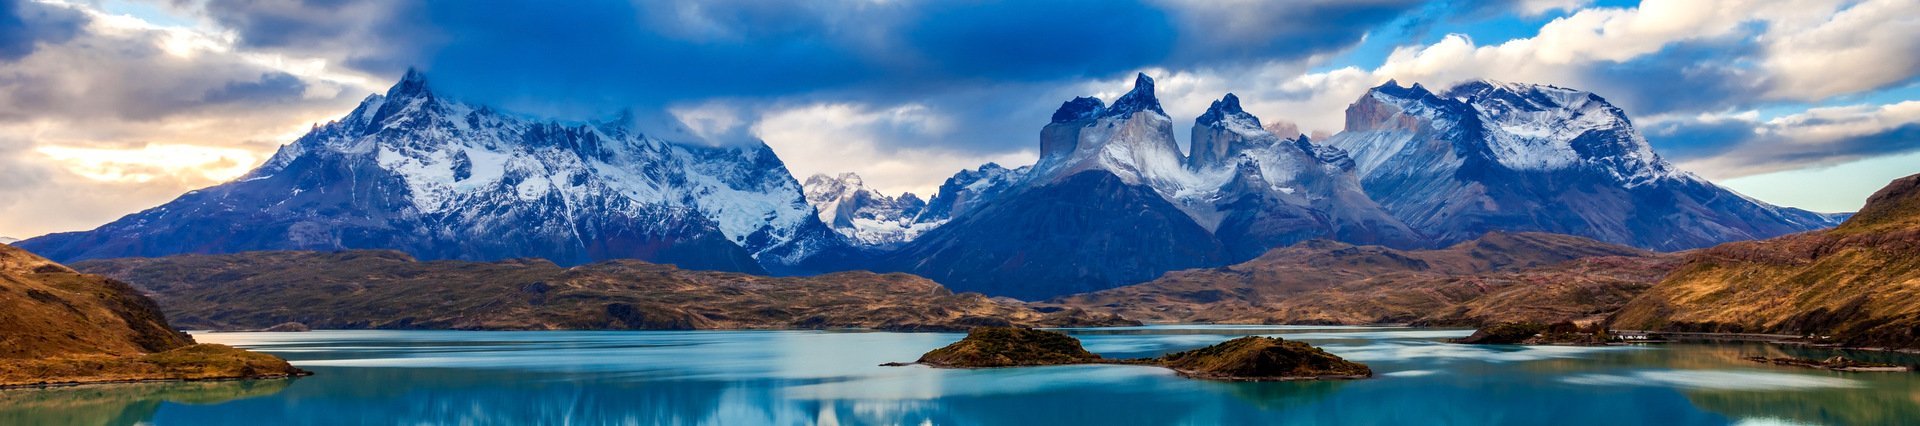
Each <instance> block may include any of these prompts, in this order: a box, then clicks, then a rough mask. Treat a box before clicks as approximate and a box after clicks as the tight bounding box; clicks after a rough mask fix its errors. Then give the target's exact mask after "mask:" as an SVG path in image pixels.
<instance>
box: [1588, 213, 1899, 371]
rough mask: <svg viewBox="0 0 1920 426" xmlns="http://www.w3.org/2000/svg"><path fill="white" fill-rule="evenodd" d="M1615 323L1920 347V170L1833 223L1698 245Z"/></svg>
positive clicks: (1626, 326) (1622, 326)
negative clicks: (1819, 228)
mask: <svg viewBox="0 0 1920 426" xmlns="http://www.w3.org/2000/svg"><path fill="white" fill-rule="evenodd" d="M1611 324H1612V326H1613V328H1616V329H1628V330H1668V331H1701V332H1744V333H1774V334H1795V335H1807V336H1815V337H1822V338H1829V339H1826V340H1831V341H1834V342H1836V343H1840V344H1844V345H1848V346H1857V347H1885V348H1906V349H1914V348H1920V175H1914V176H1908V177H1905V178H1901V179H1898V180H1895V181H1893V182H1892V183H1891V184H1889V185H1888V186H1887V187H1886V188H1884V189H1881V190H1880V191H1879V192H1877V193H1875V194H1874V195H1873V197H1872V198H1869V199H1868V201H1867V205H1866V207H1865V208H1863V209H1861V211H1860V212H1859V213H1858V214H1856V215H1854V216H1853V217H1852V218H1851V219H1848V220H1847V222H1846V223H1843V224H1841V225H1840V226H1839V227H1837V228H1834V229H1831V230H1825V231H1814V232H1807V233H1801V234H1794V235H1788V236H1783V237H1779V238H1774V239H1770V240H1764V241H1748V242H1737V243H1728V244H1723V245H1720V246H1716V247H1712V248H1708V249H1703V250H1699V251H1697V252H1694V253H1692V254H1690V255H1688V256H1687V259H1686V261H1685V263H1684V264H1683V265H1682V266H1681V267H1680V268H1679V269H1677V270H1675V271H1674V272H1673V273H1672V274H1670V275H1668V276H1667V277H1666V279H1665V280H1663V281H1661V282H1660V284H1658V285H1656V286H1654V288H1653V289H1651V290H1649V291H1648V292H1647V293H1646V294H1643V295H1641V296H1640V297H1639V298H1638V299H1635V300H1634V301H1633V302H1632V303H1629V304H1628V305H1627V306H1626V308H1624V309H1622V310H1621V311H1620V313H1619V314H1617V315H1615V316H1614V317H1613V318H1612V319H1611Z"/></svg>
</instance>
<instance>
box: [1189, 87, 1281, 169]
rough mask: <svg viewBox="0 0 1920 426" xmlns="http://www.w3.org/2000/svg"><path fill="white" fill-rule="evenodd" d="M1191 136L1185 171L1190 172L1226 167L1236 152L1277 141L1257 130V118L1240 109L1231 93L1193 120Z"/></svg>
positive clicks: (1270, 133) (1258, 123) (1237, 101)
mask: <svg viewBox="0 0 1920 426" xmlns="http://www.w3.org/2000/svg"><path fill="white" fill-rule="evenodd" d="M1192 136H1193V137H1192V139H1191V141H1192V147H1191V153H1190V154H1189V155H1188V156H1187V168H1188V169H1193V170H1200V169H1207V168H1213V167H1218V166H1223V165H1226V163H1227V161H1228V160H1229V159H1230V158H1232V157H1233V156H1234V155H1236V154H1238V153H1240V152H1244V151H1246V150H1250V149H1255V148H1261V147H1265V146H1269V145H1272V144H1273V143H1274V142H1276V141H1278V140H1279V137H1277V136H1275V135H1274V134H1273V133H1272V132H1268V131H1267V130H1266V129H1265V128H1263V127H1261V125H1260V118H1259V117H1254V116H1253V114H1248V113H1247V112H1246V111H1245V110H1242V109H1240V97H1238V96H1234V95H1233V94H1232V93H1228V94H1227V95H1226V96H1224V97H1222V98H1220V100H1217V101H1213V105H1212V106H1210V107H1208V108H1207V112H1206V113H1204V114H1200V116H1199V117H1197V118H1194V120H1193V134H1192Z"/></svg>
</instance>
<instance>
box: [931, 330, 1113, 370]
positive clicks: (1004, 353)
mask: <svg viewBox="0 0 1920 426" xmlns="http://www.w3.org/2000/svg"><path fill="white" fill-rule="evenodd" d="M1098 361H1100V355H1095V354H1094V353H1092V352H1087V350H1086V349H1085V348H1081V347H1080V339H1075V338H1073V337H1072V336H1068V335H1065V334H1060V333H1057V332H1052V331H1043V330H1034V329H1026V328H1013V327H977V328H974V329H973V330H971V331H968V332H967V338H965V339H961V340H960V341H958V342H954V343H953V344H951V345H947V346H946V347H943V348H940V349H934V350H933V351H932V352H927V354H926V355H922V356H920V360H919V361H917V362H919V363H921V364H926V365H931V366H935V367H949V368H987V367H1015V366H1030V365H1065V364H1085V363H1091V362H1098Z"/></svg>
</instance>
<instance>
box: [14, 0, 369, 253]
mask: <svg viewBox="0 0 1920 426" xmlns="http://www.w3.org/2000/svg"><path fill="white" fill-rule="evenodd" d="M22 7H40V8H56V9H59V10H69V11H76V12H79V15H81V16H84V17H85V22H84V23H83V24H81V25H80V27H79V30H78V31H77V33H76V34H75V36H74V37H72V38H71V39H69V40H64V41H60V42H58V43H45V44H42V45H40V46H38V48H36V49H34V50H33V51H32V52H31V53H28V54H26V55H24V56H22V57H19V58H17V59H15V60H12V61H4V62H0V134H4V135H7V138H6V139H0V165H4V166H7V167H10V168H13V169H14V170H13V172H12V173H7V174H6V175H5V177H6V178H7V179H8V182H7V185H4V186H0V234H4V235H10V236H15V237H30V236H35V235H39V234H43V233H47V232H54V231H67V230H78V229H84V228H88V227H92V226H97V225H99V224H101V223H105V222H107V221H109V220H112V219H114V218H117V217H119V216H121V215H124V214H127V213H129V212H132V211H136V210H139V209H142V208H147V207H151V206H153V205H156V204H159V203H161V202H164V201H166V200H167V199H170V198H173V197H175V196H178V195H179V194H181V193H184V192H186V191H188V190H192V189H196V188H201V187H205V186H209V185H212V184H216V183H219V182H221V181H225V180H227V179H231V178H233V177H235V176H238V175H240V174H241V173H244V172H245V171H246V170H247V169H250V168H251V167H253V166H255V165H257V164H258V162H259V161H261V160H262V159H264V158H266V156H267V155H269V154H271V153H272V151H273V150H274V149H276V148H277V147H278V146H279V145H280V144H282V143H285V142H288V141H291V140H293V139H294V138H296V137H298V136H299V135H300V134H302V133H304V132H305V131H306V130H307V129H308V128H309V125H311V124H313V123H316V122H322V121H326V120H329V119H331V118H333V117H337V116H339V115H341V114H343V113H344V112H345V111H347V110H348V109H350V108H351V107H352V105H353V104H354V102H355V101H356V100H358V98H359V97H361V96H364V95H365V94H366V93H367V92H369V91H371V88H369V87H367V85H368V82H369V81H371V80H370V79H369V78H368V77H367V76H364V75H359V74H355V73H352V72H345V71H340V70H338V68H337V67H331V66H328V65H327V64H328V62H327V61H325V60H316V59H312V58H299V57H292V56H286V55H280V54H270V53H264V52H256V51H249V50H247V49H244V48H241V47H238V46H236V45H235V44H234V39H233V36H232V35H231V34H229V33H227V32H225V31H223V30H220V29H218V28H211V27H190V26H168V25H159V24H155V23H152V22H149V21H145V20H142V19H140V18H137V17H133V16H128V15H116V14H111V13H106V12H103V11H101V10H99V9H96V8H94V6H91V5H87V4H69V3H26V4H23V5H22Z"/></svg>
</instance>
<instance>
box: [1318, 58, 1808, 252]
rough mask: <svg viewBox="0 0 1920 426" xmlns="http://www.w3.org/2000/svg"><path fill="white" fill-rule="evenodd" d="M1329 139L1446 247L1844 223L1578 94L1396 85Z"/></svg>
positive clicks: (1694, 237)
mask: <svg viewBox="0 0 1920 426" xmlns="http://www.w3.org/2000/svg"><path fill="white" fill-rule="evenodd" d="M1329 142H1330V144H1332V145H1333V146H1336V147H1339V148H1341V149H1344V150H1346V151H1348V152H1349V153H1350V155H1351V156H1352V158H1353V159H1354V163H1355V168H1356V170H1357V171H1358V172H1359V174H1360V176H1361V183H1362V186H1363V187H1364V188H1365V190H1366V192H1367V194H1368V195H1369V196H1371V197H1372V198H1373V199H1374V200H1377V201H1379V203H1380V204H1381V205H1382V206H1385V207H1386V209H1387V211H1388V212H1390V213H1392V214H1393V215H1394V216H1395V217H1398V218H1400V219H1401V220H1403V221H1405V222H1406V223H1407V224H1408V225H1410V226H1412V227H1413V228H1414V229H1415V230H1418V231H1420V232H1421V233H1423V234H1425V235H1427V236H1428V237H1429V238H1431V239H1433V240H1434V242H1435V243H1437V244H1448V243H1453V242H1459V241H1465V240H1469V239H1473V238H1476V237H1478V236H1480V235H1481V234H1484V233H1486V232H1488V231H1493V230H1504V231H1545V232H1555V233H1563V234H1572V235H1580V236H1585V237H1590V238H1594V239H1598V240H1602V241H1607V242H1613V243H1621V244H1628V245H1634V246H1639V247H1645V248H1652V249H1659V250H1681V249H1690V248H1698V247H1704V246H1708V245H1713V244H1718V243H1722V242H1727V241H1737V240H1748V239H1758V238H1767V237H1772V236H1777V235H1781V234H1786V233H1792V232H1800V231H1806V230H1812V229H1819V228H1824V227H1829V226H1833V225H1834V224H1836V222H1834V221H1833V219H1832V217H1830V216H1827V215H1821V214H1817V213H1812V212H1807V211H1803V210H1798V209H1791V208H1782V207H1777V206H1773V205H1769V204H1766V203H1763V202H1759V201H1756V200H1753V199H1750V198H1747V197H1744V196H1741V195H1739V194H1737V193H1734V192H1733V191H1729V190H1727V189H1725V188H1721V187H1719V186H1717V185H1714V184H1713V183H1711V182H1708V181H1706V180H1705V179H1701V178H1699V177H1696V176H1694V175H1693V174H1691V173H1686V172H1684V171H1680V170H1678V169H1676V168H1674V167H1673V166H1672V165H1671V164H1669V163H1667V162H1666V161H1665V160H1662V159H1661V158H1660V156H1659V155H1658V154H1655V153H1654V152H1653V148H1652V146H1651V145H1649V144H1648V143H1647V141H1646V139H1645V138H1644V137H1642V136H1641V134H1640V133H1639V132H1638V131H1637V130H1635V129H1634V128H1633V124H1632V122H1631V121H1630V120H1628V119H1627V116H1626V114H1625V112H1623V111H1621V110H1620V109H1619V108H1616V107H1614V106H1613V105H1612V104H1609V103H1608V102H1607V101H1606V100H1605V99H1603V98H1601V97H1600V96H1598V95H1595V94H1593V93H1589V92H1585V91H1579V90H1573V89H1566V88H1560V87H1553V86H1545V85H1532V84H1517V83H1500V82H1491V81H1472V82H1467V83H1463V84H1460V85H1457V86H1455V87H1453V88H1452V89H1450V90H1448V91H1446V93H1434V92H1432V91H1429V90H1428V89H1427V88H1425V87H1423V86H1421V85H1419V84H1414V85H1413V86H1411V87H1402V86H1400V85H1399V83H1398V82H1392V81H1389V82H1387V83H1386V84H1384V85H1381V86H1379V87H1376V88H1373V89H1372V90H1370V91H1368V93H1367V94H1366V95H1364V96H1362V97H1361V98H1360V100H1359V101H1357V102H1355V103H1354V104H1353V105H1352V106H1350V107H1348V108H1347V128H1346V130H1345V131H1343V132H1341V133H1340V134H1338V135H1335V136H1334V137H1333V139H1332V140H1331V141H1329Z"/></svg>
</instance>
